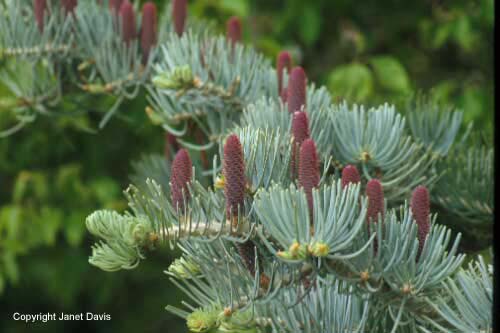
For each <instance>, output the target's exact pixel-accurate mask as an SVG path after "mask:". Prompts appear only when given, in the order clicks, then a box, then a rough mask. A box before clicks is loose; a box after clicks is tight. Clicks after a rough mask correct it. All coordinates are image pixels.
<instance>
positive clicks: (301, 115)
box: [290, 111, 309, 179]
mask: <svg viewBox="0 0 500 333" xmlns="http://www.w3.org/2000/svg"><path fill="white" fill-rule="evenodd" d="M292 137H293V143H292V157H291V158H292V159H291V161H290V173H291V176H292V179H295V178H297V173H298V158H299V152H300V146H301V145H302V142H304V140H306V139H308V138H309V120H308V118H307V113H306V112H303V111H297V112H295V113H294V114H293V119H292Z"/></svg>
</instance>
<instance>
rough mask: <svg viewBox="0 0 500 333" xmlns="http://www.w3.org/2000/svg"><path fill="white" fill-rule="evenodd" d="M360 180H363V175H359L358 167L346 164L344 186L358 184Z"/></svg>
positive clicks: (343, 173)
mask: <svg viewBox="0 0 500 333" xmlns="http://www.w3.org/2000/svg"><path fill="white" fill-rule="evenodd" d="M359 182H361V177H360V176H359V172H358V169H357V168H356V167H355V166H354V165H350V164H348V165H346V166H345V167H344V169H342V188H345V187H346V186H347V185H349V184H351V183H353V184H357V183H359Z"/></svg>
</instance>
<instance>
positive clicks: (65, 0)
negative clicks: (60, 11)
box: [61, 0, 78, 15]
mask: <svg viewBox="0 0 500 333" xmlns="http://www.w3.org/2000/svg"><path fill="white" fill-rule="evenodd" d="M61 4H62V5H63V7H64V13H65V14H66V15H68V14H69V13H71V14H72V13H73V11H74V10H75V7H76V5H77V4H78V0H61Z"/></svg>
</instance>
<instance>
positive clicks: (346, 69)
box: [328, 63, 373, 102]
mask: <svg viewBox="0 0 500 333" xmlns="http://www.w3.org/2000/svg"><path fill="white" fill-rule="evenodd" d="M328 89H329V90H330V92H331V93H332V94H333V95H334V96H335V97H336V98H340V99H348V100H350V101H351V102H361V101H364V100H366V99H367V98H368V97H370V96H371V94H372V93H373V75H372V73H371V72H370V69H369V68H368V67H367V66H366V65H363V64H360V63H352V64H348V65H342V66H339V67H338V68H336V69H335V70H334V71H333V72H331V73H330V74H329V76H328Z"/></svg>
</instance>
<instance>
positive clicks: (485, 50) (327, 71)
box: [191, 0, 494, 132]
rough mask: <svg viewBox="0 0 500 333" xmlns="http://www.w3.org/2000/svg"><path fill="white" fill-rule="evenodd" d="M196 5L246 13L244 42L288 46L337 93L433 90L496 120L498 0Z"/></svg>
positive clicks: (393, 94) (200, 12)
mask: <svg viewBox="0 0 500 333" xmlns="http://www.w3.org/2000/svg"><path fill="white" fill-rule="evenodd" d="M191 3H192V4H191V11H192V12H193V13H194V14H196V15H197V16H200V17H205V18H207V17H211V18H214V19H218V22H219V28H220V30H221V31H223V30H224V28H225V27H224V22H225V20H226V19H227V18H228V17H229V16H231V15H238V16H242V17H244V22H245V38H246V42H248V43H254V44H255V45H256V46H257V48H259V49H260V50H261V51H262V52H264V53H265V54H267V55H268V56H270V57H272V58H275V57H276V55H277V53H278V52H279V51H280V50H282V49H286V50H288V51H290V52H291V53H292V54H293V56H294V60H295V64H299V65H301V66H303V67H304V68H305V69H306V70H307V73H308V76H309V78H310V79H311V80H312V81H315V82H317V83H318V84H324V85H326V86H327V87H328V88H329V90H330V91H331V93H332V94H333V95H334V97H336V98H337V99H339V100H340V99H346V100H347V101H349V102H353V103H354V102H357V103H364V104H369V105H374V104H379V103H383V102H386V101H388V102H391V103H394V104H396V105H402V104H401V103H403V101H404V100H405V98H407V97H408V96H411V95H412V94H413V93H414V92H415V91H424V92H429V93H431V94H432V95H433V97H436V98H437V99H438V100H439V101H440V102H442V103H444V104H450V105H453V106H455V107H457V108H458V109H462V110H464V113H465V117H464V118H465V121H466V122H470V121H474V123H475V124H476V126H478V127H479V128H480V129H484V130H486V131H489V132H491V131H492V130H493V124H492V120H493V75H494V74H493V71H492V69H493V48H494V45H493V25H494V0H475V1H467V0H457V1H446V0H424V1H410V2H403V1H396V0H384V1H375V0H370V1H363V3H357V2H352V1H349V0H338V1H329V0H316V1H301V0H288V1H278V0H231V1H224V0H197V1H192V2H191Z"/></svg>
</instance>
